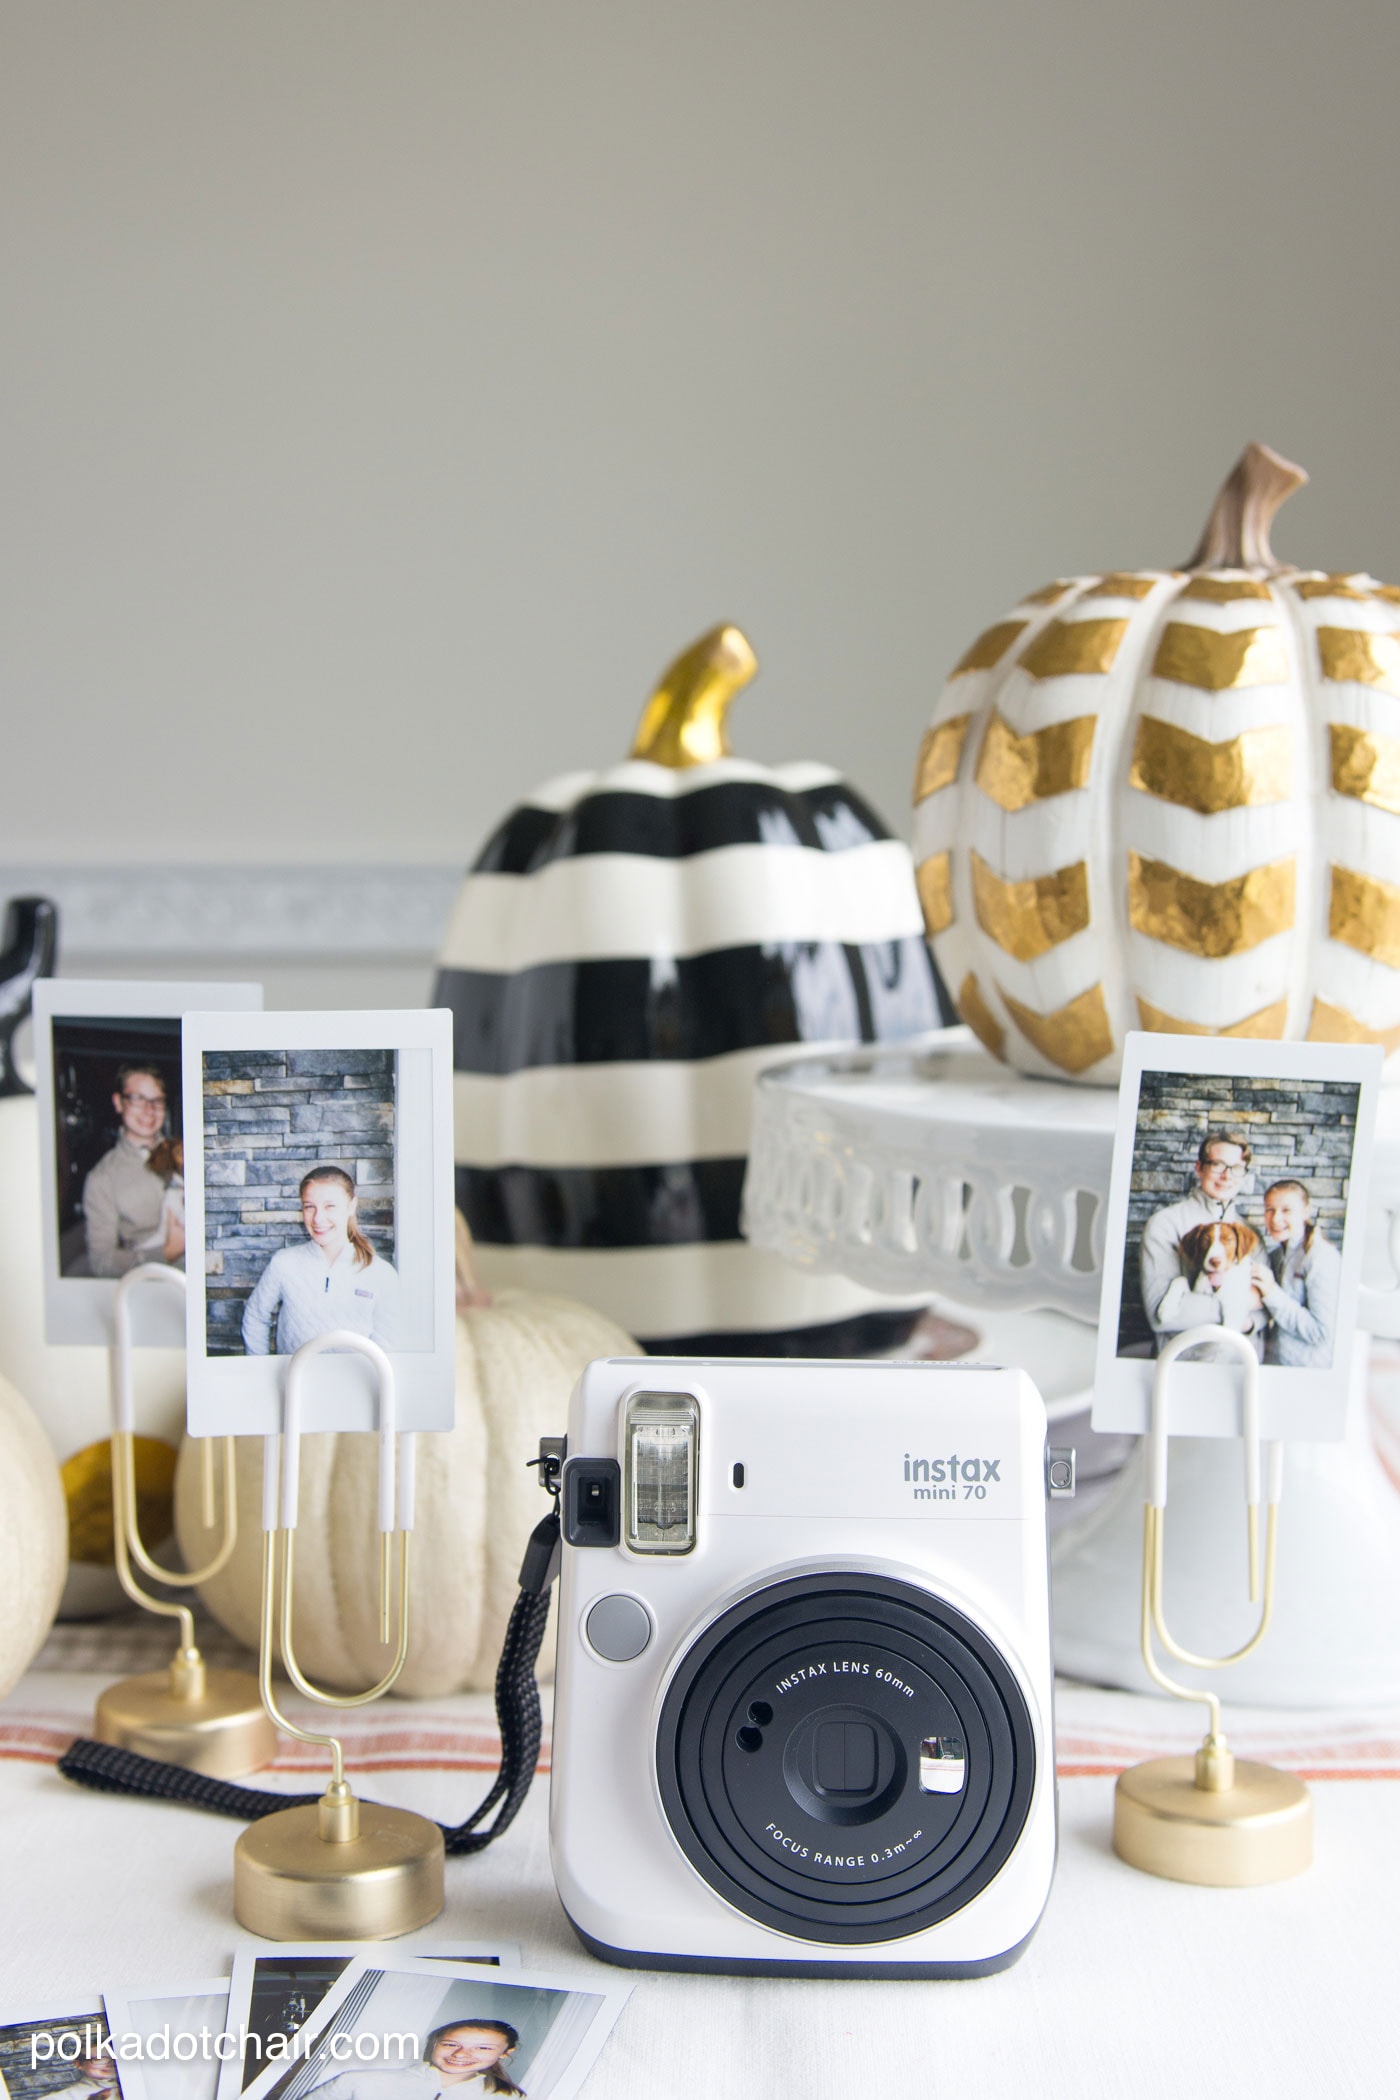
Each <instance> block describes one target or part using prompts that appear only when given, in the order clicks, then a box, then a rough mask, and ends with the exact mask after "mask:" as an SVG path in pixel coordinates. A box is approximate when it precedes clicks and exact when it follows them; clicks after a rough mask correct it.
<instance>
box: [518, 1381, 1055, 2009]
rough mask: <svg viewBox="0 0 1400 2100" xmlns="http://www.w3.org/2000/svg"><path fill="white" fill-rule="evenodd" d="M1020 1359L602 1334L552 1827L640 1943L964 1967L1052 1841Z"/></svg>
mask: <svg viewBox="0 0 1400 2100" xmlns="http://www.w3.org/2000/svg"><path fill="white" fill-rule="evenodd" d="M1049 1456H1050V1455H1048V1454H1047V1450H1046V1433H1045V1410H1044V1407H1043V1405H1042V1403H1041V1400H1040V1397H1039V1395H1038V1393H1037V1392H1036V1390H1035V1387H1034V1386H1033V1385H1032V1384H1031V1382H1030V1380H1029V1379H1028V1378H1027V1377H1026V1376H1025V1374H1024V1373H1023V1372H1021V1371H1016V1370H994V1369H983V1368H977V1367H969V1368H958V1367H956V1366H948V1365H928V1364H915V1363H907V1364H879V1363H875V1364H872V1363H850V1362H845V1363H818V1362H812V1361H804V1362H793V1361H750V1362H745V1361H743V1360H740V1359H725V1360H703V1359H698V1358H675V1359H666V1358H662V1357H647V1358H640V1359H635V1360H633V1359H623V1358H614V1359H611V1360H608V1361H603V1362H598V1363H594V1364H591V1365H590V1366H589V1367H588V1369H587V1370H586V1371H585V1373H584V1375H583V1377H582V1379H581V1380H580V1382H579V1384H578V1385H577V1387H576V1388H575V1390H574V1394H573V1399H572V1403H571V1408H570V1415H569V1429H568V1441H567V1451H566V1456H565V1462H564V1465H563V1470H562V1476H561V1486H562V1503H561V1519H562V1532H563V1541H564V1543H563V1551H562V1569H561V1575H560V1591H559V1622H558V1624H559V1633H558V1642H559V1659H558V1675H557V1689H556V1698H555V1725H554V1752H553V1776H552V1780H551V1804H550V1835H551V1849H552V1854H553V1864H554V1874H555V1879H556V1881H557V1883H558V1886H559V1892H560V1895H561V1897H562V1899H563V1903H564V1908H565V1910H566V1911H567V1912H568V1915H569V1918H570V1920H571V1922H572V1923H573V1926H574V1929H575V1931H576V1932H577V1933H578V1935H579V1938H580V1939H581V1940H582V1941H583V1943H584V1945H585V1946H587V1947H588V1948H589V1949H590V1950H591V1951H592V1952H593V1953H594V1954H597V1955H600V1956H601V1957H602V1958H603V1959H605V1960H608V1961H612V1962H619V1963H622V1964H624V1965H627V1966H630V1967H640V1968H649V1969H650V1968H664V1969H692V1970H714V1971H737V1972H753V1973H759V1974H771V1975H809V1976H810V1975H820V1976H838V1975H849V1976H910V1977H913V1976H930V1977H933V1976H970V1975H982V1974H986V1973H989V1972H990V1971H993V1970H996V1969H1000V1968H1004V1967H1005V1966H1006V1965H1007V1964H1008V1963H1010V1962H1012V1961H1014V1960H1015V1959H1016V1957H1017V1955H1018V1954H1020V1952H1021V1951H1022V1949H1023V1948H1024V1947H1025V1945H1026V1943H1027V1941H1028V1939H1029V1938H1030V1935H1031V1933H1032V1932H1033V1931H1034V1929H1035V1926H1036V1924H1037V1921H1038V1920H1039V1917H1040V1914H1041V1911H1042V1909H1043V1907H1044V1904H1045V1900H1046V1896H1047V1894H1048V1892H1049V1888H1050V1879H1051V1875H1052V1872H1053V1869H1054V1861H1055V1766H1054V1735H1053V1726H1052V1712H1051V1697H1052V1666H1051V1658H1050V1613H1049V1582H1048V1568H1047V1554H1046V1513H1045V1505H1046V1498H1047V1481H1048V1478H1049V1477H1050V1476H1053V1478H1054V1483H1055V1485H1056V1487H1057V1488H1058V1489H1059V1490H1060V1491H1064V1488H1065V1487H1066V1486H1067V1485H1068V1484H1069V1476H1070V1474H1071V1471H1072V1461H1071V1460H1070V1458H1069V1455H1068V1454H1059V1453H1056V1454H1053V1460H1054V1463H1053V1465H1049V1464H1048V1457H1049Z"/></svg>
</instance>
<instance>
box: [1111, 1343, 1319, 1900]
mask: <svg viewBox="0 0 1400 2100" xmlns="http://www.w3.org/2000/svg"><path fill="white" fill-rule="evenodd" d="M1204 1343H1210V1344H1211V1345H1213V1346H1214V1347H1216V1348H1219V1347H1220V1346H1222V1345H1224V1347H1225V1348H1226V1349H1227V1350H1228V1351H1229V1352H1230V1353H1231V1354H1232V1355H1234V1356H1237V1357H1238V1358H1239V1360H1240V1363H1241V1365H1242V1367H1243V1370H1244V1400H1243V1409H1242V1421H1241V1428H1242V1431H1243V1443H1244V1471H1245V1507H1246V1512H1247V1527H1248V1557H1249V1597H1250V1602H1251V1603H1258V1604H1259V1606H1260V1611H1259V1623H1258V1625H1257V1626H1256V1628H1255V1630H1254V1633H1253V1634H1252V1635H1251V1637H1250V1638H1249V1639H1248V1640H1247V1641H1246V1642H1244V1644H1243V1645H1242V1646H1241V1647H1239V1648H1237V1649H1235V1651H1234V1652H1233V1653H1232V1654H1230V1655H1197V1654H1196V1653H1195V1652H1194V1651H1193V1650H1192V1649H1190V1648H1186V1647H1183V1646H1182V1644H1181V1643H1180V1642H1179V1641H1176V1640H1174V1639H1173V1638H1172V1635H1171V1633H1170V1632H1169V1630H1168V1628H1167V1623H1166V1613H1165V1609H1164V1604H1163V1588H1164V1579H1165V1576H1164V1571H1165V1559H1166V1555H1165V1542H1166V1510H1167V1441H1168V1435H1169V1429H1168V1413H1167V1399H1168V1374H1169V1372H1170V1370H1171V1367H1172V1365H1173V1364H1174V1363H1175V1362H1176V1359H1177V1358H1178V1357H1179V1356H1181V1355H1183V1354H1184V1353H1185V1351H1186V1350H1188V1349H1194V1348H1196V1347H1198V1346H1199V1345H1201V1344H1204ZM1282 1491H1283V1447H1282V1445H1281V1444H1279V1443H1277V1442H1272V1443H1270V1444H1269V1446H1268V1451H1267V1458H1266V1459H1265V1458H1264V1457H1263V1455H1262V1447H1261V1443H1260V1436H1259V1359H1258V1357H1257V1356H1256V1354H1255V1352H1254V1347H1253V1344H1252V1343H1251V1342H1250V1341H1249V1340H1248V1339H1247V1338H1246V1337H1245V1336H1244V1335H1243V1334H1240V1333H1237V1332H1236V1331H1235V1330H1234V1329H1231V1328H1221V1327H1204V1326H1203V1327H1191V1328H1187V1329H1186V1330H1185V1331H1184V1332H1183V1333H1181V1334H1176V1335H1173V1336H1172V1339H1171V1340H1170V1341H1169V1342H1168V1343H1167V1345H1166V1347H1165V1348H1164V1349H1163V1351H1162V1354H1161V1355H1160V1357H1159V1358H1158V1359H1157V1370H1156V1376H1155V1378H1154V1380H1153V1385H1152V1412H1151V1423H1150V1429H1149V1436H1148V1464H1147V1497H1146V1501H1145V1504H1144V1508H1143V1535H1142V1621H1141V1645H1142V1660H1143V1664H1144V1667H1145V1668H1146V1670H1147V1673H1148V1675H1149V1676H1150V1677H1151V1679H1152V1681H1153V1682H1154V1684H1158V1685H1160V1686H1161V1688H1162V1690H1163V1691H1165V1692H1170V1694H1171V1695H1172V1697H1173V1698H1174V1699H1187V1700H1199V1701H1200V1702H1201V1703H1202V1704H1204V1706H1205V1707H1206V1709H1207V1712H1208V1714H1209V1723H1208V1726H1207V1730H1206V1736H1205V1740H1204V1741H1203V1742H1202V1744H1201V1746H1200V1748H1199V1749H1198V1750H1197V1751H1196V1753H1195V1756H1194V1758H1192V1757H1158V1758H1150V1759H1149V1760H1148V1761H1147V1762H1146V1763H1144V1764H1140V1765H1133V1766H1131V1767H1129V1769H1128V1770H1127V1771H1124V1772H1121V1773H1120V1774H1119V1776H1118V1780H1117V1784H1116V1786H1115V1788H1114V1796H1113V1847H1114V1850H1115V1851H1116V1852H1117V1853H1118V1855H1119V1857H1120V1858H1121V1859H1124V1860H1126V1861H1127V1863H1128V1864H1129V1866H1133V1867H1138V1868H1140V1869H1141V1870H1142V1871H1143V1872H1144V1873H1148V1874H1158V1875H1161V1876H1163V1877H1164V1878H1165V1879H1167V1880H1170V1881H1190V1882H1196V1883H1199V1884H1203V1885H1205V1886H1208V1887H1229V1888H1245V1887H1253V1886H1257V1885H1259V1884H1262V1883H1265V1882H1271V1881H1283V1880H1285V1879H1287V1878H1288V1877H1289V1876H1290V1875H1293V1874H1300V1873H1301V1872H1302V1871H1303V1869H1304V1868H1305V1867H1306V1866H1308V1865H1309V1863H1310V1861H1311V1859H1312V1798H1311V1796H1310V1795H1309V1793H1308V1790H1307V1788H1306V1787H1305V1786H1304V1784H1303V1782H1302V1781H1301V1780H1300V1779H1296V1778H1295V1777H1294V1776H1293V1774H1292V1773H1290V1772H1279V1771H1276V1770H1275V1769H1274V1768H1273V1767H1272V1766H1270V1765H1261V1764H1254V1763H1250V1762H1246V1761H1245V1760H1243V1759H1237V1758H1236V1757H1235V1755H1234V1753H1233V1751H1232V1750H1231V1749H1230V1746H1229V1744H1228V1743H1227V1741H1226V1739H1225V1735H1224V1732H1223V1730H1222V1729H1221V1726H1220V1699H1219V1697H1218V1695H1217V1694H1216V1693H1215V1692H1214V1691H1211V1690H1209V1689H1208V1688H1206V1687H1201V1688H1199V1689H1197V1688H1195V1687H1193V1686H1190V1685H1185V1684H1179V1683H1177V1682H1176V1680H1175V1679H1174V1678H1171V1677H1169V1676H1168V1675H1167V1673H1166V1671H1165V1670H1164V1669H1163V1668H1162V1666H1161V1664H1160V1663H1159V1662H1158V1660H1157V1657H1156V1653H1155V1651H1154V1645H1153V1637H1154V1634H1155V1636H1156V1638H1157V1639H1158V1640H1160V1642H1161V1644H1162V1646H1163V1647H1164V1648H1165V1649H1166V1650H1167V1652H1168V1654H1169V1655H1173V1656H1175V1658H1176V1659H1177V1661H1178V1662H1183V1663H1186V1664H1188V1665H1189V1666H1190V1667H1191V1668H1194V1669H1200V1670H1223V1669H1227V1668H1228V1667H1229V1666H1230V1664H1231V1663H1236V1662H1242V1661H1243V1660H1244V1658H1245V1657H1246V1656H1247V1655H1252V1654H1253V1652H1254V1650H1255V1649H1256V1648H1257V1647H1258V1646H1259V1644H1260V1642H1261V1641H1262V1640H1263V1638H1264V1636H1265V1634H1266V1633H1267V1632H1268V1630H1269V1623H1270V1620H1271V1619H1272V1616H1273V1608H1274V1581H1275V1569H1276V1559H1277V1542H1278V1505H1279V1500H1280V1497H1281V1494H1282ZM1261 1500H1267V1505H1268V1520H1267V1529H1266V1533H1265V1541H1264V1573H1263V1585H1262V1592H1263V1593H1262V1598H1261V1595H1260V1588H1261V1585H1260V1579H1259V1505H1260V1502H1261Z"/></svg>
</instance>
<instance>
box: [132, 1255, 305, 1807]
mask: <svg viewBox="0 0 1400 2100" xmlns="http://www.w3.org/2000/svg"><path fill="white" fill-rule="evenodd" d="M146 1284H157V1285H163V1286H165V1288H167V1289H175V1290H178V1291H179V1292H180V1294H181V1296H182V1297H183V1295H184V1291H185V1278H184V1273H183V1271H182V1270H180V1269H171V1268H167V1267H166V1266H165V1265H164V1264H163V1263H158V1262H143V1263H142V1264H141V1265H140V1266H139V1267H138V1268H135V1269H128V1271H127V1273H126V1275H125V1276H123V1277H122V1278H121V1280H120V1282H119V1283H118V1285H117V1289H116V1299H115V1305H114V1309H113V1324H112V1344H111V1400H112V1539H113V1552H114V1556H115V1559H116V1566H117V1578H118V1580H119V1581H120V1583H121V1586H122V1588H123V1589H124V1590H125V1591H126V1594H127V1596H128V1597H130V1598H131V1600H132V1602H133V1603H134V1604H139V1605H140V1606H141V1608H142V1610H143V1611H149V1612H155V1613H157V1614H159V1615H160V1616H161V1617H163V1618H170V1619H177V1620H178V1621H179V1626H180V1635H179V1639H180V1645H179V1648H178V1650H177V1651H176V1654H175V1656H174V1658H173V1660H172V1661H171V1663H170V1665H169V1668H168V1669H164V1670H148V1671H146V1672H144V1673H143V1674H142V1675H141V1676H139V1677H124V1678H122V1679H120V1680H119V1682H118V1683H116V1684H113V1685H109V1686H108V1688H107V1690H106V1691H105V1692H103V1693H102V1695H101V1697H100V1698H99V1699H98V1701H97V1708H96V1713H95V1715H94V1719H93V1734H94V1735H95V1736H96V1738H97V1740H98V1742H100V1743H115V1744H117V1745H118V1746H119V1747H120V1748H121V1749H123V1750H135V1751H137V1752H138V1753H139V1754H140V1755H141V1756H142V1757H155V1758H159V1759H160V1760H162V1762H164V1763H165V1764H171V1765H183V1766H185V1767H186V1768H187V1769H188V1770H189V1771H192V1772H207V1773H208V1774H209V1775H210V1777H211V1778H215V1779H236V1778H238V1777H240V1776H241V1775H242V1774H244V1773H247V1772H255V1771H256V1770H257V1769H258V1767H259V1766H260V1765H265V1764H267V1763H268V1761H269V1760H270V1759H271V1757H272V1755H273V1753H274V1752H275V1750H276V1748H277V1732H276V1730H275V1729H274V1728H273V1726H272V1724H271V1722H270V1721H269V1720H268V1718H267V1715H266V1714H265V1713H264V1712H263V1706H262V1701H261V1699H260V1698H259V1696H258V1686H257V1680H256V1679H255V1678H254V1677H252V1676H250V1674H249V1673H248V1672H247V1671H246V1670H211V1669H210V1668H209V1667H208V1665H207V1664H206V1662H205V1660H204V1657H203V1656H202V1655H201V1654H200V1652H199V1649H198V1647H197V1645H196V1643H195V1634H194V1614H193V1613H192V1612H191V1610H190V1608H189V1606H188V1605H187V1604H178V1603H173V1602H171V1601H170V1600H168V1599H166V1598H163V1597H153V1596H152V1595H151V1593H150V1592H149V1590H146V1589H143V1587H142V1586H141V1584H140V1583H139V1582H138V1581H137V1579H136V1575H135V1573H134V1572H133V1568H132V1563H133V1561H134V1562H135V1563H136V1566H137V1567H138V1568H140V1570H141V1572H142V1574H143V1575H145V1576H147V1577H148V1578H149V1579H150V1580H151V1581H152V1582H158V1583H160V1584H161V1585H162V1586H163V1587H165V1588H169V1589H177V1590H183V1589H194V1588H195V1587H196V1586H197V1585H198V1584H200V1583H202V1582H208V1581H209V1580H210V1578H211V1577H212V1576H214V1575H217V1574H218V1572H219V1570H220V1569H221V1568H223V1567H225V1566H226V1565H227V1563H228V1561H229V1559H230V1557H231V1556H232V1553H233V1550H234V1547H235V1546H236V1544H237V1542H238V1506H237V1502H236V1500H235V1497H234V1485H233V1479H234V1464H233V1438H232V1437H225V1438H224V1440H223V1445H224V1452H223V1506H224V1522H223V1538H222V1542H221V1544H220V1546H219V1550H218V1552H217V1553H216V1554H215V1555H214V1557H213V1559H212V1560H211V1561H209V1562H207V1563H206V1565H205V1566H204V1567H202V1568H194V1569H192V1570H186V1571H184V1572H180V1571H178V1570H176V1569H172V1568H163V1567H161V1566H160V1564H159V1563H158V1562H157V1561H156V1560H154V1559H153V1558H152V1557H151V1555H150V1554H149V1553H148V1552H147V1550H146V1547H145V1545H144V1543H143V1541H142V1538H141V1529H140V1510H139V1505H138V1501H137V1493H136V1409H135V1401H134V1398H133V1390H132V1370H131V1349H132V1342H131V1300H132V1296H133V1293H134V1292H136V1291H137V1290H139V1289H141V1288H142V1287H143V1286H144V1285H146ZM200 1460H201V1466H202V1472H203V1501H204V1523H205V1527H206V1529H208V1530H210V1531H212V1530H213V1528H214V1518H215V1509H214V1504H215V1494H214V1439H213V1438H212V1437H204V1438H202V1439H201V1440H200Z"/></svg>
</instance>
